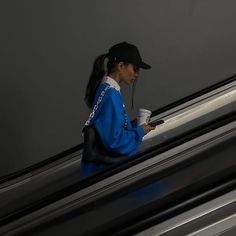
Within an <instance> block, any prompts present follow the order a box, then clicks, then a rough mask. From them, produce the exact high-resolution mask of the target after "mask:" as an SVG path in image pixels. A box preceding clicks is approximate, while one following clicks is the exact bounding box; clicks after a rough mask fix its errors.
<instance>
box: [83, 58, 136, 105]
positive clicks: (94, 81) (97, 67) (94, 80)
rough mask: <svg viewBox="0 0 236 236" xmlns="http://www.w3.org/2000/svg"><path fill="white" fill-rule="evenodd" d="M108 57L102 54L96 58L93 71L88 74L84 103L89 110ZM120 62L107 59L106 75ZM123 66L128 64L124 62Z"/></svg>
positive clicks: (103, 73)
mask: <svg viewBox="0 0 236 236" xmlns="http://www.w3.org/2000/svg"><path fill="white" fill-rule="evenodd" d="M106 57H108V54H102V55H100V56H98V57H97V58H96V59H95V61H94V63H93V69H92V73H91V74H90V77H89V82H88V84H87V87H86V92H85V98H84V100H85V102H86V104H87V106H88V107H89V108H91V109H92V108H93V101H94V98H95V94H96V90H97V88H98V86H99V85H100V83H101V81H102V79H103V77H104V75H105V72H106V70H105V66H104V61H105V59H106ZM119 62H120V61H117V60H113V59H112V58H109V60H108V62H107V74H108V75H109V74H110V73H112V72H114V71H115V69H116V65H117V64H118V63H119ZM124 64H125V65H128V64H130V63H128V62H124ZM135 84H136V83H135V82H134V84H133V88H132V109H133V108H134V90H135Z"/></svg>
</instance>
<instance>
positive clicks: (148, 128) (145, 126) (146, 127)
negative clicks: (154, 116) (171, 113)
mask: <svg viewBox="0 0 236 236" xmlns="http://www.w3.org/2000/svg"><path fill="white" fill-rule="evenodd" d="M141 127H142V128H143V130H144V134H145V135H146V134H147V133H149V132H150V131H151V130H154V129H155V128H156V126H151V125H148V124H142V125H141Z"/></svg>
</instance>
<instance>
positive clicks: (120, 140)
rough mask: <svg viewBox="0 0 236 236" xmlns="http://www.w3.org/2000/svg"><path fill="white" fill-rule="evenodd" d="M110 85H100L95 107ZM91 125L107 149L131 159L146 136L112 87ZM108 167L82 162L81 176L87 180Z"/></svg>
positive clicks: (103, 99) (102, 164)
mask: <svg viewBox="0 0 236 236" xmlns="http://www.w3.org/2000/svg"><path fill="white" fill-rule="evenodd" d="M108 85H109V84H108V83H101V84H100V85H99V87H98V89H97V91H96V95H95V99H94V104H93V106H94V105H95V104H96V103H97V100H98V97H99V96H100V94H101V92H102V91H103V90H104V88H105V87H106V86H108ZM90 125H94V126H95V128H96V130H97V132H98V133H99V136H100V138H101V140H102V143H103V145H104V147H105V148H107V149H108V150H109V151H111V152H113V153H119V154H126V155H127V156H129V157H132V156H133V155H134V154H135V153H136V149H137V147H138V145H139V144H140V143H141V142H142V138H143V136H144V130H143V128H142V127H141V126H138V125H132V123H131V121H130V119H129V116H128V114H127V112H126V110H125V107H124V102H123V98H122V96H121V94H120V92H119V91H118V90H116V89H115V88H112V87H111V88H110V89H108V90H107V91H106V93H105V95H104V97H103V98H102V101H101V103H100V104H99V106H98V109H97V111H96V112H95V115H94V117H93V118H92V120H91V121H90ZM126 126H127V127H126ZM107 166H108V164H104V163H84V162H81V166H80V176H81V178H85V177H87V176H89V175H91V174H93V173H95V172H97V171H100V170H102V169H105V168H107Z"/></svg>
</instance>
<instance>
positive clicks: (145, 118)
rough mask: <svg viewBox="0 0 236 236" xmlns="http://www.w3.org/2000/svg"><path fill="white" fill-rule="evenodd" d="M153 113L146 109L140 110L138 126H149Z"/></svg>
mask: <svg viewBox="0 0 236 236" xmlns="http://www.w3.org/2000/svg"><path fill="white" fill-rule="evenodd" d="M151 114H152V112H151V111H149V110H147V109H144V108H140V109H139V112H138V117H137V119H138V125H142V124H144V123H145V124H148V123H149V121H150V116H151Z"/></svg>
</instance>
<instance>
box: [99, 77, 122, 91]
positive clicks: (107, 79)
mask: <svg viewBox="0 0 236 236" xmlns="http://www.w3.org/2000/svg"><path fill="white" fill-rule="evenodd" d="M103 82H105V83H107V84H109V85H110V86H111V87H113V88H115V89H116V90H118V91H119V92H120V85H119V84H118V83H117V82H116V81H115V80H114V79H112V78H111V77H110V76H105V77H104V80H103Z"/></svg>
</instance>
